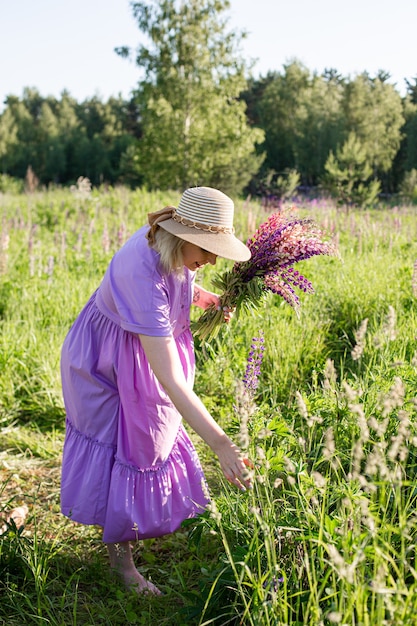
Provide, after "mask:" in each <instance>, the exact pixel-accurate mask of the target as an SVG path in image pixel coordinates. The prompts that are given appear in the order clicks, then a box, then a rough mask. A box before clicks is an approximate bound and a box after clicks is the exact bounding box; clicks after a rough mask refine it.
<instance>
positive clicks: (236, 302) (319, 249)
mask: <svg viewBox="0 0 417 626" xmlns="http://www.w3.org/2000/svg"><path fill="white" fill-rule="evenodd" d="M246 245H247V246H248V248H249V249H250V251H251V253H252V256H251V258H250V259H249V261H245V262H244V263H235V264H234V266H233V269H232V270H230V271H226V272H223V274H221V275H218V276H217V277H216V278H215V279H214V281H213V284H214V286H215V287H217V288H218V289H220V291H221V292H222V295H221V296H220V305H221V306H220V313H219V311H216V310H215V309H207V310H206V311H205V312H204V313H203V314H202V315H201V317H200V318H199V320H197V322H196V323H195V324H194V331H195V333H196V334H197V335H200V336H201V337H202V338H207V337H209V336H210V335H215V334H216V332H217V331H218V328H219V326H220V325H221V323H222V321H223V316H222V309H223V307H224V306H225V307H229V308H231V309H236V313H237V314H239V311H240V309H242V308H244V307H246V308H254V307H257V306H259V304H260V302H261V300H262V296H263V295H264V294H265V292H267V291H271V292H272V293H275V294H277V295H279V296H281V297H282V298H283V299H284V300H285V301H286V302H287V303H288V304H290V305H291V306H292V307H293V308H294V309H296V310H298V309H299V306H300V299H299V297H298V295H297V293H296V291H295V289H299V290H300V291H303V292H304V293H314V289H313V285H312V284H311V282H310V281H309V280H308V279H307V278H305V277H304V276H303V275H302V274H300V273H299V272H298V271H296V270H295V269H294V267H293V266H294V265H295V263H298V262H300V261H304V260H306V259H309V258H311V257H313V256H316V255H320V254H327V255H336V254H337V252H336V249H335V246H334V245H333V244H332V243H331V242H326V241H324V240H323V233H322V231H321V230H320V229H319V228H318V227H317V226H316V225H315V224H314V223H313V222H312V221H311V220H310V219H301V218H297V217H288V216H287V215H286V214H285V213H284V212H279V213H273V214H272V215H270V216H269V217H268V218H267V220H266V221H265V222H263V224H261V225H260V226H259V228H258V229H257V230H256V231H255V233H254V235H253V236H252V237H250V238H249V239H248V241H247V242H246Z"/></svg>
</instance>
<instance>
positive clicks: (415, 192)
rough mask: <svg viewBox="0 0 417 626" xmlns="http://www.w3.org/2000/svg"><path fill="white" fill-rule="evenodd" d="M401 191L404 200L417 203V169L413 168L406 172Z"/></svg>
mask: <svg viewBox="0 0 417 626" xmlns="http://www.w3.org/2000/svg"><path fill="white" fill-rule="evenodd" d="M400 193H401V196H402V197H403V198H404V200H406V201H408V202H412V204H417V169H414V168H413V169H412V170H410V171H409V172H406V173H405V174H404V178H403V180H402V183H401V185H400Z"/></svg>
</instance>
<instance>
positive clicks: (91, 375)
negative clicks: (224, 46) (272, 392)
mask: <svg viewBox="0 0 417 626" xmlns="http://www.w3.org/2000/svg"><path fill="white" fill-rule="evenodd" d="M147 230H148V227H147V226H145V227H143V228H142V229H140V230H139V231H137V232H136V233H135V234H134V235H133V236H132V237H131V238H130V239H129V240H128V241H127V243H126V244H125V245H124V246H123V247H122V248H121V249H120V250H119V251H118V252H117V253H116V255H115V256H114V257H113V259H112V261H111V263H110V265H109V267H108V269H107V272H106V274H105V276H104V278H103V281H102V283H101V285H100V287H99V288H98V290H97V291H96V292H95V293H94V294H93V296H92V297H91V298H90V300H89V302H88V303H87V304H86V306H85V307H84V309H83V310H82V311H81V313H80V315H79V316H78V318H77V319H76V321H75V323H74V324H73V326H72V327H71V329H70V331H69V333H68V335H67V337H66V339H65V342H64V345H63V348H62V356H61V375H62V388H63V395H64V402H65V408H66V414H67V430H66V438H65V445H64V452H63V463H62V481H61V510H62V512H63V514H64V515H67V516H68V517H70V518H71V519H73V520H75V521H77V522H81V523H83V524H97V525H100V526H102V527H103V541H104V542H106V543H117V542H121V541H130V540H134V539H144V538H147V537H157V536H160V535H164V534H166V533H170V532H173V531H174V530H176V529H177V528H178V527H179V526H180V524H181V522H182V521H183V520H184V519H186V518H189V517H193V516H195V515H197V514H198V513H201V512H203V510H204V508H205V506H206V505H207V488H206V485H205V480H204V474H203V470H202V468H201V465H200V462H199V460H198V457H197V454H196V451H195V449H194V446H193V444H192V442H191V441H190V439H189V437H188V435H187V433H186V431H185V429H184V427H183V425H182V418H181V415H180V414H179V413H178V411H177V410H176V408H175V407H174V406H173V404H172V402H171V401H170V399H169V397H168V396H167V394H166V393H165V391H164V389H163V387H162V386H161V385H160V384H159V382H158V380H157V379H156V377H155V375H154V373H153V371H152V370H151V368H150V366H149V363H148V361H147V359H146V356H145V354H144V352H143V349H142V345H141V343H140V340H139V338H138V334H144V335H150V336H156V337H168V336H173V337H174V340H175V343H176V346H177V349H178V354H179V357H180V361H181V365H182V368H183V371H184V376H185V378H186V380H187V382H188V384H189V385H190V387H192V385H193V382H194V347H193V340H192V336H191V331H190V317H189V311H190V306H191V302H192V291H193V281H194V274H193V273H192V272H190V271H189V270H188V269H187V268H184V272H185V278H184V280H181V279H180V278H178V277H177V276H175V275H174V274H169V275H166V274H164V273H163V272H162V271H161V269H160V267H159V255H158V253H157V252H156V251H155V250H154V249H152V248H150V247H149V245H148V241H147V239H146V237H145V234H146V232H147Z"/></svg>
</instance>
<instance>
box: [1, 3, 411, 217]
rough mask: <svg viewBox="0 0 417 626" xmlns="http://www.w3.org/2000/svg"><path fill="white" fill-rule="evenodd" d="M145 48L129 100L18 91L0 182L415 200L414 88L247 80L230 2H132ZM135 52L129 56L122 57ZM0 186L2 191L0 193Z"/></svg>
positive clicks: (343, 80)
mask: <svg viewBox="0 0 417 626" xmlns="http://www.w3.org/2000/svg"><path fill="white" fill-rule="evenodd" d="M132 7H133V12H134V17H135V18H136V20H137V22H138V27H139V29H140V30H141V31H142V33H144V34H145V35H147V36H148V39H149V41H150V44H149V45H148V46H145V45H143V44H142V45H140V46H139V48H138V50H136V51H135V52H134V59H135V61H136V63H137V65H138V67H139V68H140V69H141V71H142V74H143V76H144V77H143V79H142V80H141V81H140V82H139V83H138V85H136V86H135V91H134V92H133V95H132V97H131V99H129V100H124V99H122V98H111V99H109V100H108V101H107V102H102V101H101V100H100V99H99V98H97V97H94V98H91V99H88V100H86V101H84V102H81V103H78V102H76V101H75V100H74V99H73V98H72V97H71V96H70V94H69V93H66V92H64V93H63V94H62V95H61V98H60V99H56V98H53V97H43V96H41V94H40V93H39V92H38V91H37V90H36V89H29V88H27V89H25V90H24V92H23V95H22V97H21V98H19V97H17V96H14V95H10V96H8V97H7V99H6V102H5V108H4V110H3V112H2V114H1V115H0V175H1V174H2V176H0V185H3V187H4V185H6V184H8V183H10V180H14V179H20V180H23V179H24V178H25V176H26V174H27V172H28V168H30V170H29V171H30V172H31V181H32V184H33V181H39V183H40V184H42V185H49V184H50V183H55V184H60V185H67V184H73V183H74V182H75V181H76V180H77V179H78V178H79V177H80V176H83V177H86V178H88V179H89V180H90V181H91V182H92V184H94V185H99V184H102V183H109V184H112V185H114V184H116V183H123V184H127V185H131V186H138V185H146V186H147V187H148V188H149V189H152V188H159V189H169V188H170V189H180V188H185V187H186V186H189V185H193V184H208V185H212V186H219V187H220V188H223V189H224V190H225V191H226V192H232V193H240V192H242V191H246V192H247V191H249V192H251V193H254V194H255V193H261V194H269V195H272V196H278V197H282V196H285V195H291V193H292V192H293V191H294V190H295V189H296V188H298V187H300V186H307V187H318V186H319V187H323V188H324V189H326V190H327V191H328V192H330V193H331V194H333V195H334V196H336V197H337V198H338V199H339V201H341V202H343V203H346V202H350V203H357V204H362V205H367V204H371V203H373V202H374V201H375V199H376V198H377V197H378V196H379V195H380V194H381V192H383V193H386V194H392V193H396V192H399V191H401V193H403V194H404V195H406V196H408V198H409V199H414V200H416V201H417V78H414V79H410V81H408V82H407V93H406V94H405V96H402V95H401V94H400V93H399V91H398V90H397V89H396V87H395V85H393V84H391V83H390V77H389V75H388V74H386V73H384V72H382V71H381V72H379V73H378V74H377V75H376V76H370V75H368V74H367V73H363V74H360V75H358V76H355V77H353V78H350V77H343V76H341V75H340V74H339V73H338V72H337V71H336V70H326V71H325V72H324V73H323V74H317V73H312V72H311V71H310V70H309V69H308V68H307V67H305V66H304V65H303V64H301V63H300V62H298V61H296V60H295V61H293V62H291V63H289V64H287V65H285V66H284V67H283V69H282V71H276V72H270V73H269V74H268V75H267V76H264V77H260V78H249V76H250V75H249V72H248V68H247V65H246V63H245V61H244V60H243V59H242V58H241V57H240V56H239V54H238V52H237V51H238V50H239V41H240V36H239V35H238V34H236V33H234V32H232V33H228V32H226V24H227V21H221V19H220V17H219V16H220V15H221V13H222V12H223V11H226V10H227V9H228V8H229V2H228V1H227V0H190V2H188V3H175V2H173V1H172V0H158V1H156V0H155V1H154V2H153V3H152V5H151V4H149V3H147V2H137V3H133V4H132ZM117 52H118V54H120V55H121V56H132V51H131V50H129V49H127V48H120V49H118V50H117ZM0 190H1V187H0Z"/></svg>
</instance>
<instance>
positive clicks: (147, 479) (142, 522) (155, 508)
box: [61, 421, 208, 543]
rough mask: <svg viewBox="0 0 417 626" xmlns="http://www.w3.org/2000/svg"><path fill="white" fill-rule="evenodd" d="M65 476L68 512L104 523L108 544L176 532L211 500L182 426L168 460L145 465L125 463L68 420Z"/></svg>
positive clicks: (85, 520)
mask: <svg viewBox="0 0 417 626" xmlns="http://www.w3.org/2000/svg"><path fill="white" fill-rule="evenodd" d="M98 468H99V471H98ZM63 477H65V480H66V484H65V485H64V484H63V490H62V493H63V494H64V497H63V499H62V502H61V508H62V512H63V513H64V515H67V516H68V517H70V518H71V519H72V520H74V521H76V522H81V523H83V524H97V525H99V526H102V527H103V541H104V542H105V543H117V542H122V541H133V540H135V539H146V538H149V537H158V536H161V535H165V534H167V533H171V532H174V531H175V530H177V529H178V528H179V527H180V525H181V523H182V522H183V521H184V520H185V519H187V518H190V517H195V516H196V515H198V514H200V513H202V512H203V511H204V509H205V507H206V506H207V503H208V490H207V486H206V483H205V478H204V473H203V470H202V468H201V465H200V462H199V459H198V456H197V453H196V451H195V449H194V446H193V444H192V442H191V440H190V438H189V436H188V434H187V433H186V431H185V429H184V427H183V426H182V425H181V426H180V428H179V430H178V434H177V437H176V440H175V443H174V446H173V448H172V450H171V453H170V455H169V457H168V458H167V460H166V461H165V462H164V463H163V464H161V465H159V466H152V467H149V468H145V469H143V468H141V469H139V468H137V467H134V466H132V465H127V464H125V463H122V462H121V461H120V460H119V459H118V458H117V456H116V449H115V447H113V446H111V445H106V444H103V443H101V442H99V441H97V440H94V439H92V438H90V437H87V436H85V435H84V434H82V433H80V432H79V431H77V430H76V429H75V428H74V427H73V426H72V424H71V423H70V422H69V421H67V437H66V442H65V449H64V466H63ZM86 503H88V505H86Z"/></svg>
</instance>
